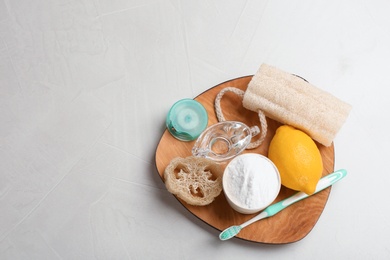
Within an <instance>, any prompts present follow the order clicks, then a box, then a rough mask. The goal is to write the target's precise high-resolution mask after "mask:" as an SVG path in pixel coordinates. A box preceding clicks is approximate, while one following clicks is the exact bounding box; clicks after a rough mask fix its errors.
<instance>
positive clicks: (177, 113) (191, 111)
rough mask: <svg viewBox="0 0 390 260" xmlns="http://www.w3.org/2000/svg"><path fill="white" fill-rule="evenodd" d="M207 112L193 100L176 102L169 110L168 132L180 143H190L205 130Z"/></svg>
mask: <svg viewBox="0 0 390 260" xmlns="http://www.w3.org/2000/svg"><path fill="white" fill-rule="evenodd" d="M207 123H208V116H207V111H206V109H205V108H204V106H203V105H202V104H201V103H199V102H198V101H196V100H194V99H182V100H179V101H177V102H176V103H175V104H173V106H172V107H171V109H170V110H169V113H168V116H167V119H166V126H167V129H168V131H169V132H170V133H171V134H172V135H173V137H175V138H176V139H179V140H181V141H192V140H195V139H196V138H198V136H199V135H200V134H201V133H202V132H203V131H204V130H205V129H206V127H207Z"/></svg>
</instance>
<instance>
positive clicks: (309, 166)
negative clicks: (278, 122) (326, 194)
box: [268, 125, 323, 195]
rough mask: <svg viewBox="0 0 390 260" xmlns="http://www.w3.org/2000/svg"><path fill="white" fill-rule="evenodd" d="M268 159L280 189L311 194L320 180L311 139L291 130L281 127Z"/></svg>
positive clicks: (319, 160) (318, 160)
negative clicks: (275, 170)
mask: <svg viewBox="0 0 390 260" xmlns="http://www.w3.org/2000/svg"><path fill="white" fill-rule="evenodd" d="M268 157H269V159H270V160H271V161H272V162H273V163H274V164H275V165H276V167H277V168H278V170H279V173H280V178H281V180H282V185H283V186H286V187H287V188H290V189H293V190H297V191H303V192H305V193H306V194H309V195H311V194H313V193H314V191H315V190H316V186H317V183H318V181H319V179H320V178H321V176H322V168H323V167H322V158H321V154H320V151H319V150H318V148H317V146H316V144H315V143H314V141H313V139H311V138H310V136H308V135H307V134H306V133H305V132H303V131H301V130H298V129H295V128H294V127H292V126H288V125H283V126H280V127H279V128H278V129H277V130H276V133H275V136H274V137H273V138H272V140H271V143H270V146H269V150H268Z"/></svg>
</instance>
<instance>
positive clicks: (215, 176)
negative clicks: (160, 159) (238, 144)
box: [164, 156, 223, 206]
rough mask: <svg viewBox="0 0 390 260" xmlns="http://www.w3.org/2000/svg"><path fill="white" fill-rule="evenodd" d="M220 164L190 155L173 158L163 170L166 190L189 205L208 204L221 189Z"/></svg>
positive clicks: (221, 170) (221, 171)
mask: <svg viewBox="0 0 390 260" xmlns="http://www.w3.org/2000/svg"><path fill="white" fill-rule="evenodd" d="M222 174H223V169H222V168H221V166H220V165H219V164H217V163H215V162H213V161H211V160H208V159H205V158H200V157H194V156H190V157H187V158H180V157H178V158H174V159H173V160H172V161H171V162H170V163H169V165H168V166H167V167H166V168H165V171H164V181H165V186H166V187H167V190H168V191H169V192H170V193H172V194H175V195H176V196H178V197H179V198H181V199H182V200H184V201H185V202H187V203H188V204H191V205H196V206H203V205H208V204H210V203H211V202H213V201H214V199H215V198H216V197H217V196H218V195H219V194H220V193H221V191H222Z"/></svg>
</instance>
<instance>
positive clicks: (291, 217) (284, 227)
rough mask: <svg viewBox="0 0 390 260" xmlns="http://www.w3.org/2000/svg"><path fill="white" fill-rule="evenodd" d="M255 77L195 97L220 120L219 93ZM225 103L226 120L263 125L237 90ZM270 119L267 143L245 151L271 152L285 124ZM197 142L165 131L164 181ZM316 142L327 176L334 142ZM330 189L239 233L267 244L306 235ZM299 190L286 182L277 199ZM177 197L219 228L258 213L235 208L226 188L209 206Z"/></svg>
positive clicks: (159, 159) (159, 160)
mask: <svg viewBox="0 0 390 260" xmlns="http://www.w3.org/2000/svg"><path fill="white" fill-rule="evenodd" d="M251 78H252V76H246V77H241V78H237V79H233V80H230V81H227V82H224V83H221V84H219V85H217V86H215V87H213V88H211V89H209V90H208V91H206V92H204V93H202V94H200V95H199V96H198V97H196V98H195V99H196V100H197V101H199V102H200V103H202V104H203V105H204V107H205V108H206V110H207V112H208V115H209V122H208V125H209V126H210V125H212V124H215V123H217V122H218V120H217V118H216V116H215V112H214V100H215V97H216V95H217V94H218V93H219V92H220V91H221V90H222V89H223V88H225V87H228V86H230V87H237V88H240V89H242V90H246V88H247V85H248V83H249V81H250V80H251ZM221 107H222V111H223V112H224V115H225V118H226V120H237V121H241V122H243V123H245V124H247V125H248V126H253V125H259V119H258V116H257V114H256V113H254V112H252V111H249V110H247V109H245V108H244V107H243V106H242V100H241V98H240V97H238V96H236V95H235V94H233V93H230V92H228V93H226V94H225V95H224V97H223V98H222V101H221ZM267 122H268V130H267V136H266V139H265V141H264V143H263V144H262V145H261V146H260V147H258V148H256V149H252V150H246V151H245V153H249V152H250V153H260V154H262V155H265V156H267V154H268V146H269V143H270V141H271V139H272V137H273V136H274V134H275V130H276V129H277V127H279V126H280V125H281V124H280V123H278V122H276V121H274V120H272V119H269V118H267ZM254 140H255V139H254ZM194 143H195V141H192V142H182V141H179V140H177V139H175V138H174V137H172V136H171V135H170V133H169V132H168V131H165V132H164V134H163V135H162V137H161V140H160V142H159V144H158V147H157V150H156V157H155V159H156V167H157V170H158V172H159V175H160V177H161V179H162V181H164V179H163V174H164V170H165V167H166V166H167V165H168V164H169V162H170V161H171V160H172V159H173V158H175V157H187V156H190V155H191V149H192V146H193V145H194ZM316 144H317V146H318V148H319V150H320V152H321V156H322V160H323V165H324V169H323V173H322V175H323V176H325V175H327V174H329V173H331V172H333V171H334V145H333V143H332V145H331V146H329V147H325V146H323V145H321V144H318V143H316ZM223 167H226V163H225V164H223ZM330 190H331V188H330V187H329V188H327V189H325V190H323V191H321V192H319V193H317V194H315V195H313V196H311V197H309V198H307V199H305V200H303V201H300V202H297V203H296V204H294V205H292V206H290V207H288V208H286V209H285V210H283V211H281V212H279V213H278V214H276V215H275V216H273V217H270V218H268V219H264V220H261V221H258V222H256V223H254V224H252V225H250V226H248V227H246V228H244V229H243V230H242V231H241V232H240V233H239V234H238V235H237V237H239V238H241V239H245V240H249V241H253V242H259V243H267V244H286V243H292V242H296V241H298V240H300V239H302V238H304V237H305V236H306V235H307V234H308V233H309V232H310V231H311V230H312V228H313V227H314V226H315V224H316V222H317V220H318V219H319V217H320V215H321V213H322V211H323V210H324V207H325V205H326V202H327V200H328V197H329V194H330ZM295 192H296V191H293V190H290V189H288V188H285V187H283V186H282V188H281V190H280V193H279V195H278V197H277V198H276V199H275V201H274V203H275V202H277V201H279V200H281V199H284V198H286V197H288V196H291V195H292V194H294V193H295ZM177 199H178V200H179V201H180V203H181V204H182V205H183V206H184V207H185V208H187V209H188V210H189V211H190V212H191V213H192V214H194V215H195V216H197V217H198V218H199V219H201V220H203V221H204V222H206V223H207V224H209V225H211V226H213V227H214V228H216V229H217V230H219V231H222V230H224V229H225V228H227V227H229V226H231V225H238V224H241V223H243V222H245V221H247V220H248V219H250V218H252V217H254V216H255V215H256V214H251V215H244V214H241V213H238V212H236V211H234V210H233V209H232V208H231V207H230V206H229V204H228V203H227V201H226V198H225V196H224V194H223V192H222V193H221V195H219V196H218V197H217V198H216V199H215V201H214V202H213V203H211V204H210V205H207V206H192V205H188V204H187V203H185V202H184V201H181V200H180V199H179V198H177Z"/></svg>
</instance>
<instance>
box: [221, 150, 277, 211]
mask: <svg viewBox="0 0 390 260" xmlns="http://www.w3.org/2000/svg"><path fill="white" fill-rule="evenodd" d="M222 184H223V191H224V194H225V197H226V199H227V201H228V203H229V205H230V206H231V207H232V208H233V209H234V210H236V211H237V212H240V213H243V214H253V213H256V212H259V211H261V210H263V209H265V208H266V207H267V206H269V205H270V204H271V203H272V202H273V201H274V200H275V199H276V197H277V196H278V194H279V191H280V187H281V180H280V175H279V171H278V169H277V168H276V166H275V165H274V164H273V163H272V161H271V160H270V159H268V158H267V157H265V156H263V155H261V154H256V153H246V154H241V155H239V156H237V157H235V158H234V159H233V160H231V161H230V162H229V164H228V165H227V166H226V168H225V171H224V174H223V178H222Z"/></svg>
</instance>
